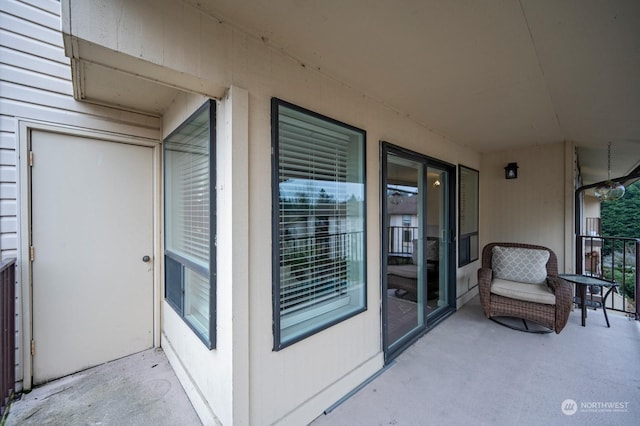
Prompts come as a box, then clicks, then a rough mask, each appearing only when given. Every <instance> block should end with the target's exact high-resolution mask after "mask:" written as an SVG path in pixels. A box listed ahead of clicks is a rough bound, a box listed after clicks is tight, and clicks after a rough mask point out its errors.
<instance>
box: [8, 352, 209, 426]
mask: <svg viewBox="0 0 640 426" xmlns="http://www.w3.org/2000/svg"><path fill="white" fill-rule="evenodd" d="M201 424H202V423H201V422H200V419H199V418H198V415H197V414H196V412H195V410H194V409H193V407H192V405H191V402H189V399H188V398H187V395H186V394H185V392H184V390H183V389H182V386H181V385H180V383H179V382H178V378H177V377H176V375H175V374H174V372H173V369H172V368H171V366H170V365H169V362H168V361H167V358H166V356H165V354H164V352H163V351H162V350H161V349H149V350H147V351H144V352H140V353H137V354H134V355H131V356H128V357H126V358H122V359H119V360H115V361H112V362H108V363H106V364H102V365H100V366H97V367H94V368H91V369H88V370H85V371H81V372H79V373H76V374H73V375H71V376H67V377H63V378H61V379H58V380H55V381H52V382H49V383H47V384H45V385H43V386H40V387H37V388H35V389H33V390H32V391H31V392H29V393H25V394H23V395H22V397H21V399H19V400H17V401H14V402H13V403H12V404H11V406H10V408H9V415H8V416H7V420H6V425H7V426H9V425H65V426H75V425H118V426H120V425H127V426H147V425H154V426H155V425H158V426H162V425H167V426H168V425H172V426H173V425H181V426H183V425H184V426H191V425H201Z"/></svg>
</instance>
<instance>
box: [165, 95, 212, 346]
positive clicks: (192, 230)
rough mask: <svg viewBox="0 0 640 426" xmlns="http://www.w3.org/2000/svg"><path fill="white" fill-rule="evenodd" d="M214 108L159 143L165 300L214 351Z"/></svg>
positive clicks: (204, 110) (209, 107) (206, 107)
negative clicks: (163, 194)
mask: <svg viewBox="0 0 640 426" xmlns="http://www.w3.org/2000/svg"><path fill="white" fill-rule="evenodd" d="M214 105H215V104H214V103H213V102H211V101H209V102H207V104H205V105H203V107H202V108H200V110H199V111H197V112H196V113H194V115H192V116H191V117H190V118H189V119H187V121H186V122H185V123H183V124H182V125H181V126H180V127H179V128H178V129H176V131H174V132H173V133H172V134H171V135H170V136H169V137H168V138H167V139H166V140H165V141H164V187H165V200H164V202H165V299H166V300H167V301H168V303H169V304H170V305H171V306H172V307H173V308H174V309H175V310H176V311H177V312H178V313H179V314H180V315H181V317H182V318H183V319H184V321H185V322H186V323H187V324H189V325H190V326H191V328H192V330H193V331H194V332H195V333H196V334H197V335H198V337H200V339H201V340H203V342H204V343H205V344H207V346H208V347H209V348H212V347H213V346H214V345H215V342H214V339H215V327H214V324H215V320H214V318H212V316H215V310H214V306H215V304H214V302H213V301H214V300H215V299H214V297H215V287H213V289H212V286H213V285H215V281H214V282H213V283H212V278H211V277H212V272H211V268H212V263H213V262H212V257H213V258H215V256H214V253H215V252H213V253H212V251H213V250H214V248H213V247H212V245H211V241H212V238H211V232H212V222H213V224H214V225H215V221H214V218H215V216H214V215H212V208H213V207H214V206H212V202H213V197H212V192H211V190H212V176H211V173H212V172H211V169H212V167H211V164H212V163H213V159H212V157H211V150H212V149H213V148H212V147H213V138H212V134H213V132H214V130H215V127H214V124H215V123H212V122H211V121H212V118H211V117H212V109H213V108H214ZM214 228H215V226H214Z"/></svg>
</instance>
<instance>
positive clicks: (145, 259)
mask: <svg viewBox="0 0 640 426" xmlns="http://www.w3.org/2000/svg"><path fill="white" fill-rule="evenodd" d="M150 260H151V258H150V257H149V256H146V255H145V256H142V261H143V262H145V263H146V262H148V261H150Z"/></svg>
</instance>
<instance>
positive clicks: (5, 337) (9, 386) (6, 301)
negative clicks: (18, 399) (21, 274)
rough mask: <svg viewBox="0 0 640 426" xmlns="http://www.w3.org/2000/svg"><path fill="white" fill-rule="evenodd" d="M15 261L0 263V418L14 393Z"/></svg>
mask: <svg viewBox="0 0 640 426" xmlns="http://www.w3.org/2000/svg"><path fill="white" fill-rule="evenodd" d="M15 263H16V261H15V259H9V260H3V261H2V262H0V334H1V336H0V349H1V350H2V353H1V354H0V358H1V360H0V363H1V364H0V386H1V388H0V418H2V417H3V416H4V412H5V410H6V409H7V406H8V405H9V401H10V400H11V398H12V396H13V393H14V392H15V383H16V380H15V371H16V366H15V353H16V345H15V337H16V327H15V324H16V317H15V308H16V297H15V294H16V268H15Z"/></svg>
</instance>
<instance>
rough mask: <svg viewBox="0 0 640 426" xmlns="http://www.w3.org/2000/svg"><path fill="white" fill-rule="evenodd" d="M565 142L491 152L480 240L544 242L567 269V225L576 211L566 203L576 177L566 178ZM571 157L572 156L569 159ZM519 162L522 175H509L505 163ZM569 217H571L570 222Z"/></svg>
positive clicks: (485, 162) (483, 180) (484, 165)
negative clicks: (512, 177)
mask: <svg viewBox="0 0 640 426" xmlns="http://www.w3.org/2000/svg"><path fill="white" fill-rule="evenodd" d="M566 156H567V155H566V150H565V143H557V144H551V145H539V146H533V147H528V148H521V149H513V150H508V151H501V152H494V153H487V154H483V155H482V160H481V167H480V169H481V172H480V230H481V231H480V241H481V246H482V247H484V245H485V244H487V243H489V242H492V241H504V242H521V243H528V244H538V245H542V246H546V247H549V248H551V249H552V250H553V251H554V252H555V253H556V255H557V256H558V268H559V270H560V272H564V271H565V248H566V247H567V245H568V244H571V243H570V241H568V237H567V235H568V233H567V232H568V231H571V228H569V229H568V230H567V228H566V224H567V223H569V225H570V224H571V212H569V211H567V206H566V204H565V200H566V194H567V193H569V194H571V191H572V188H573V181H572V180H571V179H567V178H566V177H565V165H566V164H567V159H566ZM569 160H570V161H571V159H569ZM514 162H516V163H518V167H519V169H518V178H517V179H509V180H507V179H505V177H504V167H505V166H506V165H507V164H508V163H514ZM565 219H567V220H566V221H565Z"/></svg>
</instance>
